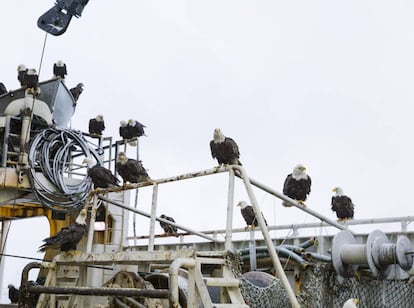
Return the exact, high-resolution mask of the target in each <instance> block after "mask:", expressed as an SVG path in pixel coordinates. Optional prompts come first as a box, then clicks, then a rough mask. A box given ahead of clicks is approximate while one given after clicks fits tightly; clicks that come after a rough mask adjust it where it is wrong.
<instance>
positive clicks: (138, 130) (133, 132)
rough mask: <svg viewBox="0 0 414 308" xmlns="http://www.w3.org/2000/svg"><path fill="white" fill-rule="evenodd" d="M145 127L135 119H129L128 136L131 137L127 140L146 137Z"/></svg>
mask: <svg viewBox="0 0 414 308" xmlns="http://www.w3.org/2000/svg"><path fill="white" fill-rule="evenodd" d="M144 127H146V126H145V125H144V124H141V123H139V122H138V121H136V120H134V119H129V120H128V126H127V128H128V135H129V136H130V137H129V138H127V139H131V138H134V137H137V138H138V137H141V136H146V135H145V132H144Z"/></svg>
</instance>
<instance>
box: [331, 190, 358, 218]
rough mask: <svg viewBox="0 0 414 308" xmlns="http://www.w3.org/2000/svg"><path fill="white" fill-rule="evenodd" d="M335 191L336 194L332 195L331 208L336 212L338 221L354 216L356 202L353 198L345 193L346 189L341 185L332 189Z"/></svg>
mask: <svg viewBox="0 0 414 308" xmlns="http://www.w3.org/2000/svg"><path fill="white" fill-rule="evenodd" d="M332 191H333V192H335V196H332V201H331V209H332V211H334V212H336V217H338V221H347V220H348V219H353V218H354V204H353V203H352V200H351V198H349V197H348V196H346V195H345V194H344V191H343V190H342V188H340V187H335V188H334V189H332Z"/></svg>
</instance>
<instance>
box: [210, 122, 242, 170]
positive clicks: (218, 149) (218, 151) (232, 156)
mask: <svg viewBox="0 0 414 308" xmlns="http://www.w3.org/2000/svg"><path fill="white" fill-rule="evenodd" d="M210 150H211V156H213V158H216V159H217V161H218V163H219V166H221V165H222V164H226V165H227V164H229V165H240V166H241V165H242V164H241V162H240V160H239V157H240V153H239V147H238V146H237V143H236V142H235V141H234V140H233V139H231V138H230V137H226V136H224V135H223V133H222V132H221V130H220V128H216V129H215V130H214V134H213V140H211V141H210Z"/></svg>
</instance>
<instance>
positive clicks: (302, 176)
mask: <svg viewBox="0 0 414 308" xmlns="http://www.w3.org/2000/svg"><path fill="white" fill-rule="evenodd" d="M311 184H312V181H311V178H310V176H309V175H307V174H306V167H305V166H303V165H300V164H299V165H297V166H295V168H293V172H292V173H291V174H289V175H288V176H287V177H286V179H285V182H284V184H283V194H284V195H285V196H288V197H289V198H292V199H295V200H296V201H297V202H298V203H300V204H302V205H303V206H305V203H304V201H305V200H306V198H307V196H308V195H309V193H310V191H311ZM282 204H283V205H284V206H287V207H289V206H292V205H291V204H290V203H289V202H286V201H283V203H282Z"/></svg>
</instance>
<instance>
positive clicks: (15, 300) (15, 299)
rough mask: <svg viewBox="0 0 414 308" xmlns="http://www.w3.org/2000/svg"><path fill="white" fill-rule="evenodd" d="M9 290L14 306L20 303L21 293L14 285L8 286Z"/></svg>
mask: <svg viewBox="0 0 414 308" xmlns="http://www.w3.org/2000/svg"><path fill="white" fill-rule="evenodd" d="M7 287H8V288H9V299H10V302H11V303H12V304H18V303H19V295H20V291H19V289H17V288H16V287H15V286H14V285H13V284H9V285H8V286H7Z"/></svg>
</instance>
